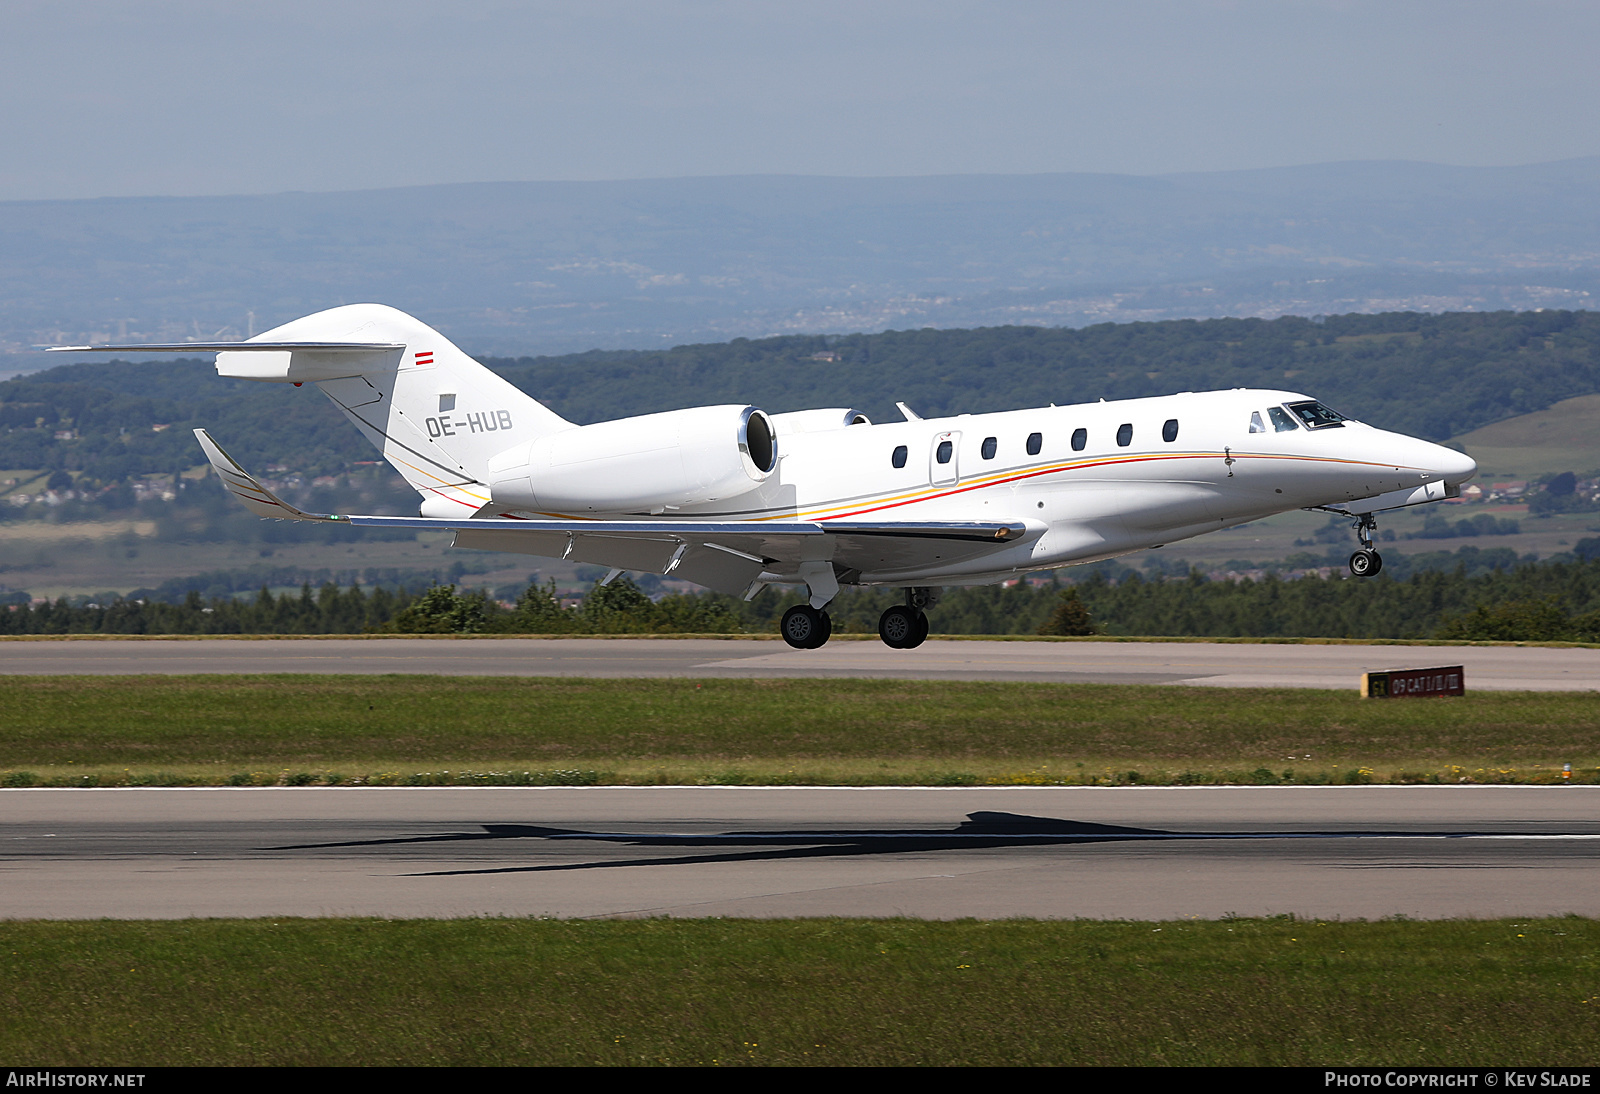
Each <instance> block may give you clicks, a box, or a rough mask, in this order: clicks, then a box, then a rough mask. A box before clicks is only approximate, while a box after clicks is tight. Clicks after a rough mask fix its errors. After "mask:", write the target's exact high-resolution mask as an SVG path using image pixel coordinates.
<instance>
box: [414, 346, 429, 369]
mask: <svg viewBox="0 0 1600 1094" xmlns="http://www.w3.org/2000/svg"><path fill="white" fill-rule="evenodd" d="M416 363H417V364H418V365H419V366H421V365H431V364H433V350H431V349H425V350H420V351H419V352H418V353H417V358H416Z"/></svg>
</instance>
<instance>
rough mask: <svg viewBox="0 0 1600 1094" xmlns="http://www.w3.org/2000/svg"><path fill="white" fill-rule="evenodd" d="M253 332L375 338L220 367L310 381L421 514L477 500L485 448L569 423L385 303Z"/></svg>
mask: <svg viewBox="0 0 1600 1094" xmlns="http://www.w3.org/2000/svg"><path fill="white" fill-rule="evenodd" d="M251 341H253V342H266V343H283V342H336V343H340V344H342V345H351V344H356V343H364V344H368V345H372V346H373V347H374V349H373V351H372V352H370V353H351V352H348V351H346V352H343V353H318V352H317V351H315V350H299V349H296V350H294V351H293V352H289V351H284V352H281V353H274V352H250V353H244V352H238V351H230V352H222V353H218V354H217V373H218V374H219V375H222V376H237V377H241V378H247V379H252V380H276V381H280V382H283V381H288V382H292V383H303V382H307V381H309V382H312V383H315V384H316V385H317V387H319V388H321V389H322V393H323V394H324V395H326V396H327V397H328V398H330V399H332V400H333V402H334V404H335V405H336V406H337V407H338V408H339V409H340V410H342V411H344V415H345V417H347V418H349V419H350V421H351V422H352V423H353V424H354V425H355V426H356V428H358V429H360V430H361V432H362V434H363V435H365V437H366V438H367V440H368V441H370V442H371V443H372V445H373V446H374V447H375V448H377V449H378V450H379V451H380V452H382V453H383V458H384V459H386V460H388V461H389V463H390V464H391V465H393V466H394V468H395V470H397V471H399V472H400V474H401V475H403V476H404V477H405V479H406V481H407V482H409V483H410V484H411V485H412V486H413V487H415V488H416V490H417V492H418V493H420V494H421V495H422V506H421V512H422V515H423V516H437V517H457V516H461V515H462V514H463V511H464V510H470V511H477V510H479V509H481V508H483V507H484V506H485V505H487V504H489V487H488V485H487V484H488V481H489V478H488V465H489V460H490V458H491V457H493V456H495V455H496V454H498V453H500V452H503V451H505V450H506V449H507V448H510V447H511V446H512V445H513V444H517V443H519V442H525V441H528V440H532V439H535V438H538V437H541V436H543V435H545V434H547V433H554V432H557V431H558V430H562V429H570V428H571V427H572V423H571V422H569V421H567V420H566V419H565V418H562V417H561V416H560V415H559V414H557V413H555V412H554V411H553V410H550V409H548V408H547V407H545V406H543V405H542V404H541V403H539V402H538V401H537V400H535V399H533V398H531V397H529V396H528V395H526V394H524V393H523V392H521V391H519V390H517V389H516V388H515V387H513V386H512V385H511V384H509V383H507V382H506V381H505V380H502V379H501V378H500V377H498V376H496V375H495V374H494V373H493V372H490V371H489V370H488V369H486V368H484V367H483V366H482V365H480V364H478V362H476V361H474V360H473V359H472V358H470V357H468V356H467V355H466V354H465V353H463V352H461V350H459V349H457V348H456V347H455V346H454V345H452V344H451V343H450V341H449V340H448V339H446V338H445V337H444V336H443V335H442V334H440V333H439V332H438V331H436V330H433V329H432V328H430V327H428V326H427V325H425V324H423V323H421V322H419V321H418V320H416V319H413V318H412V317H411V316H409V315H406V314H405V313H404V312H401V311H396V310H395V309H394V308H389V307H385V306H383V305H382V304H350V305H348V306H346V307H342V308H334V309H332V310H330V311H324V312H318V313H317V314H315V315H308V316H306V317H305V318H303V319H296V320H295V321H294V322H292V323H286V324H284V325H283V326H281V327H277V328H276V329H274V330H270V331H266V332H264V333H263V334H260V335H257V336H256V337H255V338H254V339H252V340H251ZM380 347H382V348H380ZM397 347H398V348H397Z"/></svg>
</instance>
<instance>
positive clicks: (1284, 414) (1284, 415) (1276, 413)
mask: <svg viewBox="0 0 1600 1094" xmlns="http://www.w3.org/2000/svg"><path fill="white" fill-rule="evenodd" d="M1267 414H1268V416H1269V417H1271V418H1272V431H1273V432H1274V433H1293V432H1294V431H1295V430H1297V429H1299V428H1300V427H1299V426H1298V425H1295V422H1294V419H1293V418H1291V417H1289V412H1288V411H1287V410H1285V409H1283V407H1281V406H1269V407H1267Z"/></svg>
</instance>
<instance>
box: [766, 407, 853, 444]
mask: <svg viewBox="0 0 1600 1094" xmlns="http://www.w3.org/2000/svg"><path fill="white" fill-rule="evenodd" d="M771 420H772V428H773V429H774V430H775V431H776V432H777V434H778V436H780V437H782V436H784V435H785V434H789V433H825V432H827V431H828V430H832V429H843V428H845V427H846V426H851V425H871V424H872V420H871V419H870V418H868V417H867V416H866V415H865V414H863V413H861V411H859V410H856V409H854V408H853V407H847V406H832V407H828V408H827V409H826V410H791V411H789V412H788V413H787V414H773V415H771Z"/></svg>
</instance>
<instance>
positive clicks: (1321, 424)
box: [1287, 399, 1348, 429]
mask: <svg viewBox="0 0 1600 1094" xmlns="http://www.w3.org/2000/svg"><path fill="white" fill-rule="evenodd" d="M1287 405H1288V407H1289V409H1290V410H1292V411H1294V413H1295V417H1297V418H1299V419H1300V420H1301V421H1302V422H1304V423H1305V424H1306V428H1307V429H1342V428H1344V423H1345V422H1346V421H1348V419H1347V418H1345V416H1344V415H1343V414H1340V413H1339V412H1338V411H1337V410H1334V409H1332V408H1331V407H1327V406H1324V405H1323V404H1322V403H1319V402H1317V401H1316V400H1315V399H1309V400H1307V401H1306V402H1303V403H1289V404H1287Z"/></svg>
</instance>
